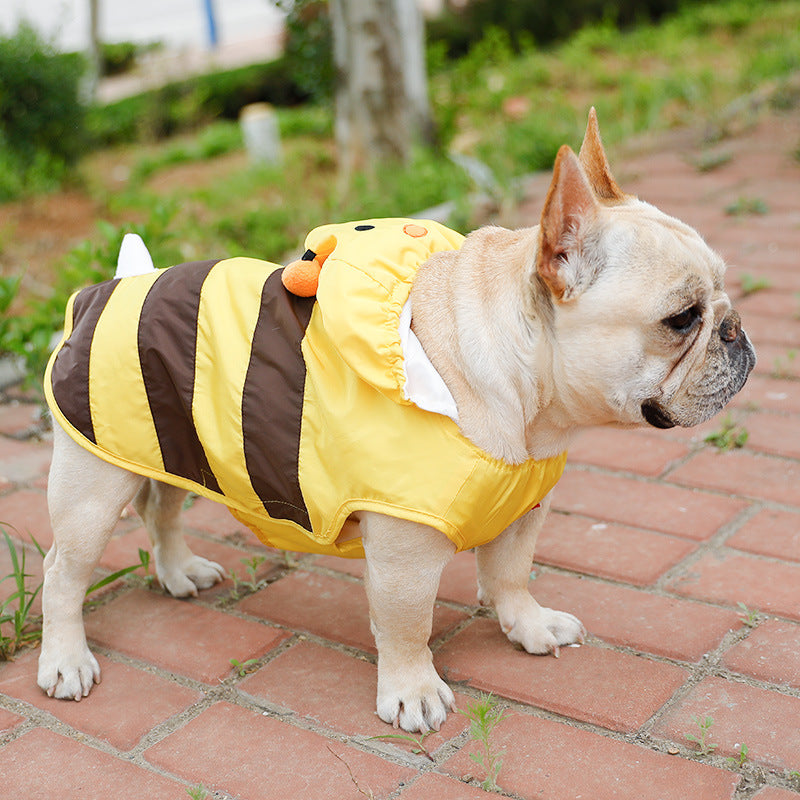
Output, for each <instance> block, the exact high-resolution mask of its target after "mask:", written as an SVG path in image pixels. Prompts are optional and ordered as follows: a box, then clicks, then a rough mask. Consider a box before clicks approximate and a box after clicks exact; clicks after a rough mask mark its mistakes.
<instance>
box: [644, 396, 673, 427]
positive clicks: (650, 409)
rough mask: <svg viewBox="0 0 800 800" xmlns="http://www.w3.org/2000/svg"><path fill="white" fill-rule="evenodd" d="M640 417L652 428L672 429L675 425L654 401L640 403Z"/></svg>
mask: <svg viewBox="0 0 800 800" xmlns="http://www.w3.org/2000/svg"><path fill="white" fill-rule="evenodd" d="M642 416H643V417H644V418H645V419H646V420H647V422H649V423H650V425H652V426H653V427H654V428H662V429H664V428H674V427H675V424H676V423H675V422H673V420H672V419H671V418H670V416H669V414H667V412H666V411H664V409H663V408H661V406H660V405H659V404H658V403H656V402H655V400H646V401H645V402H644V403H642Z"/></svg>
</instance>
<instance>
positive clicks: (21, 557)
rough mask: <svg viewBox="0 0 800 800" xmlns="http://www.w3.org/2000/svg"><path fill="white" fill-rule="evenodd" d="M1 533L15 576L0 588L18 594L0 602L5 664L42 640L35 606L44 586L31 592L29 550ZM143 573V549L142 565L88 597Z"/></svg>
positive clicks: (146, 563)
mask: <svg viewBox="0 0 800 800" xmlns="http://www.w3.org/2000/svg"><path fill="white" fill-rule="evenodd" d="M0 533H2V534H3V540H4V543H5V546H6V549H7V550H8V555H9V561H10V562H11V572H9V573H8V574H7V575H4V576H3V577H2V578H0V584H3V583H5V581H9V582H10V583H11V584H12V585H13V586H14V591H13V592H12V593H11V594H10V595H9V596H8V597H7V598H6V599H5V600H2V601H0V661H2V660H8V659H10V658H12V657H13V655H14V654H15V653H16V652H17V651H18V650H19V649H20V648H21V647H25V646H26V645H31V644H35V643H36V642H38V641H39V640H40V639H41V637H42V617H41V615H38V614H34V613H33V604H34V601H35V600H36V598H37V597H38V595H39V593H40V592H41V590H42V585H43V584H42V583H39V584H38V585H36V586H35V587H34V588H32V589H31V588H29V585H28V583H29V579H30V578H31V577H32V574H31V573H30V572H28V571H27V562H28V554H27V550H26V548H25V547H24V546H23V545H22V544H20V543H18V542H15V541H14V539H12V538H11V536H9V534H8V532H7V531H6V530H5V529H4V528H2V527H0ZM31 539H32V541H33V544H34V546H35V547H36V549H37V550H38V552H39V555H40V556H41V557H42V558H44V555H45V553H44V550H42V548H41V547H40V546H39V544H38V542H37V541H36V540H35V539H33V537H31ZM18 548H19V549H18ZM139 569H144V571H145V573H148V572H149V569H150V553H148V552H147V551H146V550H142V549H141V548H140V549H139V563H138V564H132V565H131V566H128V567H123V568H122V569H119V570H117V571H115V572H113V573H111V574H110V575H107V576H105V577H104V578H102V579H101V580H99V581H97V582H96V583H94V584H92V585H91V586H90V587H89V588H88V589H87V590H86V597H87V598H88V597H89V595H91V594H93V593H94V592H96V591H98V589H102V588H103V587H104V586H108V585H109V584H110V583H113V582H114V581H116V580H119V579H120V578H124V577H125V576H126V575H130V574H131V573H132V572H134V571H136V570H139ZM147 578H151V579H152V576H150V575H149V574H148V575H146V577H145V579H147Z"/></svg>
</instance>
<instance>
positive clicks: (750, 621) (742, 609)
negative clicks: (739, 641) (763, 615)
mask: <svg viewBox="0 0 800 800" xmlns="http://www.w3.org/2000/svg"><path fill="white" fill-rule="evenodd" d="M736 605H737V606H738V607H739V614H738V617H739V619H740V620H741V621H742V622H743V623H744V624H745V625H747V627H748V628H755V627H756V625H758V619H759V614H758V611H755V610H754V609H752V608H748V607H747V606H746V605H745V604H744V603H742V602H739V603H737V604H736Z"/></svg>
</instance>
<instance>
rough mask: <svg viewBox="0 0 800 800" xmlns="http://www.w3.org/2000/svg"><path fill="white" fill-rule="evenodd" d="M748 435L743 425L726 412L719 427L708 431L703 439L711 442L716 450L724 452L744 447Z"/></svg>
mask: <svg viewBox="0 0 800 800" xmlns="http://www.w3.org/2000/svg"><path fill="white" fill-rule="evenodd" d="M749 436H750V434H749V433H748V432H747V430H746V429H745V428H744V427H743V426H741V425H737V423H736V422H735V421H734V419H733V417H732V416H731V415H730V414H727V415H726V416H725V418H724V419H723V420H722V424H721V426H720V428H719V429H718V430H716V431H712V432H711V433H709V434H708V435H707V436H706V437H705V439H703V441H704V442H708V443H709V444H713V445H714V447H716V448H717V450H721V451H722V452H725V451H727V450H731V449H733V448H739V447H744V446H745V444H747V439H748V437H749Z"/></svg>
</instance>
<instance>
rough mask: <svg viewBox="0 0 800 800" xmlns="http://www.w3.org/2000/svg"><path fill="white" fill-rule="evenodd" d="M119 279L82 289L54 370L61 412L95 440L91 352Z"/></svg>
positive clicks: (92, 440) (55, 387)
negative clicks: (90, 404)
mask: <svg viewBox="0 0 800 800" xmlns="http://www.w3.org/2000/svg"><path fill="white" fill-rule="evenodd" d="M118 283H119V279H118V278H115V279H113V280H110V281H104V282H103V283H98V284H96V285H95V286H89V287H88V288H86V289H83V290H82V291H80V292H78V294H77V295H76V297H75V300H74V302H73V305H72V320H73V323H72V325H73V327H72V332H71V333H70V336H69V339H67V340H66V341H65V342H64V343H63V344H62V345H61V349H60V350H59V351H58V355H56V360H55V362H54V363H53V369H52V373H51V383H52V387H53V397H54V398H55V401H56V403H57V405H58V407H59V409H61V413H62V414H63V415H64V416H65V417H66V418H67V419H68V420H69V422H70V423H71V424H72V425H73V427H75V428H77V430H79V431H80V432H81V433H82V434H83V435H84V436H85V437H86V438H87V439H88V440H89V441H90V442H92V443H95V444H96V441H95V436H94V425H93V424H92V413H91V410H90V406H89V356H90V354H91V349H92V338H93V336H94V330H95V328H96V327H97V321H98V320H99V319H100V315H101V314H102V313H103V309H104V308H105V307H106V303H108V298H109V297H111V295H112V294H113V292H114V289H115V288H116V286H117V284H118Z"/></svg>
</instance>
